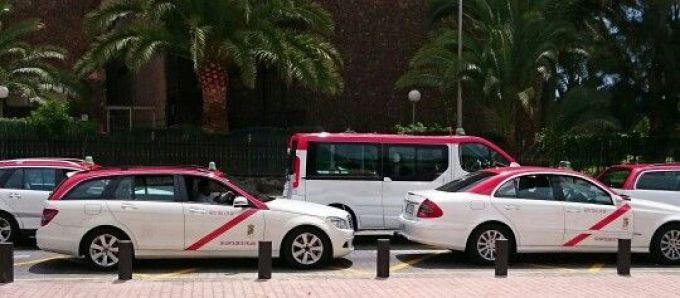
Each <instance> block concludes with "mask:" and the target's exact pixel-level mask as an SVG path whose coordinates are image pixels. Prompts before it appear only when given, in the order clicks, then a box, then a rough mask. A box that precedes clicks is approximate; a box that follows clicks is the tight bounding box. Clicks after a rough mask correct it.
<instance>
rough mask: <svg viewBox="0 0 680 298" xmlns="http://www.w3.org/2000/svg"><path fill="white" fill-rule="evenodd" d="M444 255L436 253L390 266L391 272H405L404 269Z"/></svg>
mask: <svg viewBox="0 0 680 298" xmlns="http://www.w3.org/2000/svg"><path fill="white" fill-rule="evenodd" d="M443 253H444V252H436V253H432V254H428V255H425V256H422V257H419V258H415V259H413V260H408V261H406V262H401V263H400V264H396V265H392V266H390V272H397V271H400V270H404V269H406V268H409V267H411V266H413V265H415V264H418V263H420V262H422V261H425V260H428V259H431V258H434V257H436V256H438V255H440V254H443Z"/></svg>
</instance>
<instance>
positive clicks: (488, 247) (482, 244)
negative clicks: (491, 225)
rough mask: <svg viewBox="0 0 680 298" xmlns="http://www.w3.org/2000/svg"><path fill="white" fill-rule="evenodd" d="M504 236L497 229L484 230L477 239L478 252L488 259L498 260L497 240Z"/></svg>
mask: <svg viewBox="0 0 680 298" xmlns="http://www.w3.org/2000/svg"><path fill="white" fill-rule="evenodd" d="M501 238H503V234H501V232H499V231H497V230H487V231H484V233H482V234H481V235H479V238H478V239H477V253H478V254H479V256H480V257H482V258H483V259H484V260H487V261H495V260H496V240H498V239H501Z"/></svg>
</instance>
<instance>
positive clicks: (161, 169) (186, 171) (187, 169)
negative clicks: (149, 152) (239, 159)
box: [76, 166, 223, 178]
mask: <svg viewBox="0 0 680 298" xmlns="http://www.w3.org/2000/svg"><path fill="white" fill-rule="evenodd" d="M143 174H173V175H205V176H209V175H215V174H218V176H223V173H222V172H220V171H217V170H214V171H213V170H209V169H207V168H204V167H199V166H130V167H103V168H97V169H93V170H90V171H84V172H80V173H78V174H76V175H78V176H80V177H82V178H87V177H93V176H97V177H101V176H117V175H143Z"/></svg>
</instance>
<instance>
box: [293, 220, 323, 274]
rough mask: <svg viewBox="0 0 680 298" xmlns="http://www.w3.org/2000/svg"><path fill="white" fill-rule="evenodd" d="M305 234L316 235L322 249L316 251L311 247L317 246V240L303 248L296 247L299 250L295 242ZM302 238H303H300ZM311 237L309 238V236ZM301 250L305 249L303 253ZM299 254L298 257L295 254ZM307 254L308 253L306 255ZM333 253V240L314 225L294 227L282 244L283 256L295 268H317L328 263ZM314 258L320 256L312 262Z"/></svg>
mask: <svg viewBox="0 0 680 298" xmlns="http://www.w3.org/2000/svg"><path fill="white" fill-rule="evenodd" d="M303 235H306V236H308V235H314V236H315V237H316V239H318V241H319V242H320V243H321V247H322V250H321V251H320V253H315V252H314V251H312V250H311V249H310V247H317V245H318V243H317V242H316V240H313V241H310V242H314V243H311V244H312V245H311V246H307V247H306V248H301V247H296V248H297V250H296V249H295V248H294V247H293V242H296V241H298V237H306V236H303ZM300 239H302V238H300ZM308 239H309V238H308ZM297 243H298V244H301V243H300V242H297ZM300 251H303V252H302V254H300ZM294 254H295V255H296V256H298V257H297V258H296V257H295V256H294ZM305 254H308V255H307V256H305ZM332 255H333V247H332V245H331V241H330V240H329V239H328V236H326V234H325V233H324V232H323V231H321V230H319V229H317V228H313V227H301V228H297V229H294V230H293V231H291V232H290V233H288V235H286V238H285V239H284V240H283V242H282V244H281V256H282V257H283V259H284V260H286V262H288V264H290V266H292V267H293V268H295V269H302V270H307V269H315V268H319V267H321V266H323V265H324V264H326V263H328V262H329V261H330V260H331V257H332ZM298 258H300V259H303V260H304V259H305V258H306V259H307V260H308V261H309V263H303V262H302V260H298ZM314 258H318V259H317V260H316V261H314V262H311V261H313V260H314Z"/></svg>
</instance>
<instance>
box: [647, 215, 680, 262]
mask: <svg viewBox="0 0 680 298" xmlns="http://www.w3.org/2000/svg"><path fill="white" fill-rule="evenodd" d="M673 236H675V237H673ZM665 237H670V238H674V239H675V240H674V241H675V243H674V244H662V242H668V240H671V239H669V238H665ZM678 237H680V225H679V224H671V225H665V226H662V227H661V228H659V229H658V230H657V231H656V233H654V237H652V243H651V244H650V246H649V253H650V254H651V256H652V259H654V260H655V261H657V262H659V263H661V264H668V265H680V242H678V241H680V239H679V238H678ZM662 245H664V246H665V247H666V249H662ZM668 245H674V246H675V247H668ZM664 251H665V252H666V253H664ZM673 256H675V257H673Z"/></svg>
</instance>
